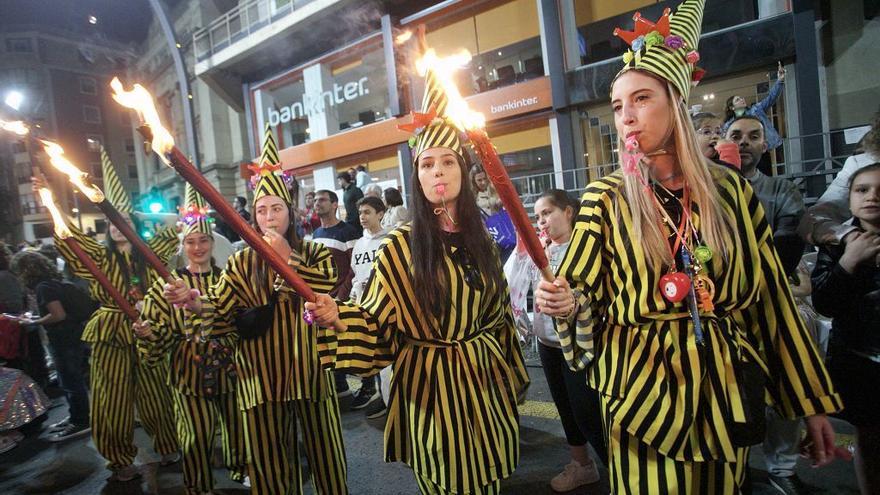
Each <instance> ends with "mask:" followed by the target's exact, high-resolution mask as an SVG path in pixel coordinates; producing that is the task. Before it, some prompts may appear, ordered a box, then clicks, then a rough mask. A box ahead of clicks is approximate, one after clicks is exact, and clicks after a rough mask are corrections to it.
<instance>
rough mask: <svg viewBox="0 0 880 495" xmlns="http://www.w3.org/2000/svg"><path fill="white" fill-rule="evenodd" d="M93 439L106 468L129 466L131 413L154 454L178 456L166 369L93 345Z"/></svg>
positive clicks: (126, 351) (120, 349)
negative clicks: (146, 434)
mask: <svg viewBox="0 0 880 495" xmlns="http://www.w3.org/2000/svg"><path fill="white" fill-rule="evenodd" d="M90 372H91V386H92V395H91V400H90V401H89V406H90V407H91V426H92V438H93V439H94V441H95V447H96V448H97V449H98V453H100V454H101V455H102V456H103V457H104V459H107V467H108V468H110V469H118V468H121V467H125V466H128V465H130V464H132V463H133V462H134V458H135V456H136V455H137V447H136V446H135V445H134V411H135V409H134V408H135V403H137V411H138V416H139V417H140V419H141V423H142V424H143V426H144V430H146V431H147V433H148V434H149V435H150V437H152V439H153V449H154V450H155V451H156V452H157V453H159V454H162V455H164V454H170V453H172V452H176V451H177V436H176V435H175V434H174V417H173V414H172V411H171V390H170V389H169V387H168V385H167V384H166V381H165V380H166V377H167V376H168V365H167V364H161V365H158V366H147V365H146V364H144V363H141V361H140V359H138V356H137V350H136V349H135V346H134V345H128V346H119V345H116V344H112V343H108V342H95V343H93V344H92V357H91V362H90Z"/></svg>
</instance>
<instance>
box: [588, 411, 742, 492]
mask: <svg viewBox="0 0 880 495" xmlns="http://www.w3.org/2000/svg"><path fill="white" fill-rule="evenodd" d="M616 401H617V399H611V398H609V397H608V396H604V395H603V396H602V402H603V413H604V414H603V421H605V429H606V432H607V433H608V450H609V466H608V470H609V471H610V473H609V477H610V481H611V493H614V494H617V495H623V494H627V495H629V494H639V495H642V494H650V495H655V494H656V495H736V494H741V493H744V489H745V485H746V475H747V474H748V470H749V466H748V459H749V449H748V448H743V449H737V451H736V458H737V460H736V462H724V461H705V462H696V461H678V460H675V459H672V458H670V457H666V456H664V455H663V454H660V453H659V452H657V451H656V450H654V449H653V448H652V447H650V446H649V445H648V444H646V443H644V442H641V441H640V440H639V439H638V438H636V437H634V436H632V435H630V434H629V433H628V432H627V431H626V429H625V428H623V427H621V426H620V425H619V424H614V423H613V422H612V424H609V423H608V418H609V414H608V411H609V409H608V408H609V406H610V404H611V403H614V402H616ZM611 407H613V406H611ZM612 417H613V416H612ZM612 421H613V420H612Z"/></svg>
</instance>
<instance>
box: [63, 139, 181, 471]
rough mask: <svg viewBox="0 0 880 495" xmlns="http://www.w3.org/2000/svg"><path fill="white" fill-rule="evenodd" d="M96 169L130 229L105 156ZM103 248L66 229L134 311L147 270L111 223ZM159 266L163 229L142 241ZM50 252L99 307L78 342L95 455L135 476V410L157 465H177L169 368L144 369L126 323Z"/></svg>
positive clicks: (164, 247)
mask: <svg viewBox="0 0 880 495" xmlns="http://www.w3.org/2000/svg"><path fill="white" fill-rule="evenodd" d="M101 162H102V163H101V165H102V167H101V168H102V172H103V176H104V188H105V194H106V195H107V198H108V199H109V200H110V202H111V203H112V204H113V205H114V206H115V207H116V209H117V210H119V212H120V213H122V214H123V216H124V217H125V218H126V220H127V221H128V222H129V223H130V224H132V222H131V217H130V215H131V214H132V211H133V208H132V206H131V199H130V198H129V197H128V193H127V192H126V191H125V189H124V188H123V187H122V183H121V182H119V177H118V176H117V175H116V170H115V169H114V168H113V164H112V163H110V159H109V157H108V156H107V153H106V152H105V151H104V150H101ZM108 230H109V232H108V235H107V240H106V243H107V245H106V246H105V245H102V244H100V243H98V242H97V241H95V240H94V239H92V238H91V237H89V236H87V235H85V234H83V233H82V232H80V231H79V230H77V229H75V228H73V227H72V226H71V231H72V232H73V234H74V236H75V237H76V240H77V242H78V243H79V245H80V246H82V248H83V250H84V251H85V252H86V253H87V254H88V255H89V257H91V258H92V259H93V260H94V261H95V264H97V265H98V267H99V268H100V269H101V271H103V272H104V273H105V274H107V277H108V278H109V279H110V282H111V283H113V286H114V287H116V289H117V290H119V292H120V293H122V294H123V295H125V296H127V297H128V299H129V301H130V302H131V303H132V304H134V305H139V304H140V302H141V300H142V299H143V295H144V293H145V292H146V289H147V288H148V287H150V284H151V283H152V282H153V281H155V280H157V279H159V276H158V274H157V273H156V272H155V271H154V270H153V269H151V268H148V267H146V262H145V261H144V260H143V259H142V258H141V256H140V254H139V253H138V252H137V251H135V250H132V246H131V244H130V243H129V242H128V240H127V239H126V238H125V236H123V235H122V234H121V233H120V232H119V231H118V230H117V229H116V227H114V226H113V225H112V224H111V225H110V226H109V227H108ZM147 244H148V246H149V247H150V249H152V250H153V252H154V253H156V256H158V257H159V259H160V260H162V261H164V262H167V261H168V260H169V259H170V258H171V256H172V255H173V254H174V252H175V251H176V249H177V234H176V233H175V232H174V229H171V228H168V229H165V230H163V231H161V232H160V233H158V234H156V235H155V236H153V237H152V238H151V239H149V240H148V241H147ZM55 247H56V248H57V249H58V252H59V253H60V254H61V256H63V257H64V259H65V261H67V263H68V266H70V268H71V270H72V271H73V273H74V275H76V276H78V277H80V278H83V279H85V280H89V281H90V282H91V284H90V285H91V295H92V298H93V299H95V300H96V301H98V302H99V303H100V305H101V307H100V308H99V309H98V310H97V311H96V312H95V314H93V315H92V317H91V319H89V321H88V323H86V327H85V330H84V331H83V335H82V340H83V342H87V343H88V344H89V345H91V348H92V356H91V360H90V388H91V392H92V393H91V398H90V401H89V407H90V408H91V427H92V437H93V439H94V441H95V447H96V448H97V449H98V452H99V453H100V454H101V455H102V456H103V457H104V458H105V459H107V464H108V466H107V467H108V469H110V470H111V471H113V476H112V477H111V479H112V480H117V481H127V480H130V479H133V478H135V477H136V476H138V471H137V469H135V467H134V466H133V463H134V459H135V456H136V455H137V447H136V446H135V445H134V417H135V403H137V411H138V417H139V418H140V420H141V423H142V424H143V426H144V429H145V430H146V431H147V433H149V434H150V436H151V437H152V438H153V449H154V450H155V451H156V452H157V453H159V454H161V455H162V461H161V462H162V464H163V465H165V464H169V463H172V462H175V461H176V459H177V456H178V454H177V449H178V447H177V437H176V436H175V434H174V418H173V414H172V411H171V407H170V406H169V404H171V392H170V390H169V388H168V385H167V383H166V381H165V377H166V376H167V373H168V368H167V367H165V366H157V367H153V366H147V365H146V363H144V362H143V361H142V360H141V359H139V358H138V355H137V349H136V348H135V336H134V334H133V333H132V331H131V323H132V322H130V321H128V318H127V317H126V316H125V314H124V313H123V312H122V310H120V309H119V308H118V307H117V306H116V303H115V302H114V301H113V299H112V298H111V297H110V295H109V294H107V292H106V291H105V290H104V289H103V288H102V287H101V285H100V284H98V283H97V282H96V281H95V280H93V277H92V274H91V273H90V272H89V271H88V270H87V269H86V268H85V267H84V266H83V265H82V263H80V262H79V260H78V259H77V257H76V255H74V254H73V252H72V251H70V248H68V247H67V244H66V243H64V242H63V241H61V240H60V239H59V238H57V236H56V238H55Z"/></svg>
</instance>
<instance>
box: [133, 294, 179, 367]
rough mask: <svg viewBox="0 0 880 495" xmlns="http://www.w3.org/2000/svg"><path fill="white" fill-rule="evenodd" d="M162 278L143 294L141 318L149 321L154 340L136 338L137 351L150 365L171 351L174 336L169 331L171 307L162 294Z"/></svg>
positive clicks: (161, 359) (160, 360) (155, 363)
mask: <svg viewBox="0 0 880 495" xmlns="http://www.w3.org/2000/svg"><path fill="white" fill-rule="evenodd" d="M164 283H165V282H164V281H163V280H157V281H156V282H155V283H154V284H153V285H152V286H150V290H148V291H147V294H146V296H144V307H143V309H142V310H141V319H142V320H145V321H149V322H150V326H151V327H152V330H153V334H154V335H155V336H156V340H147V339H137V349H138V353H139V354H140V355H141V356H142V357H143V358H144V360H145V362H146V363H147V364H148V365H150V366H155V365H157V364H160V363H161V362H162V361H163V358H164V357H166V356H167V355H168V354H169V353H170V352H171V347H172V346H173V344H174V336H173V335H172V332H171V318H172V316H171V315H172V313H171V307H170V305H169V304H168V301H166V300H165V297H164V295H163V294H162V287H163V285H164Z"/></svg>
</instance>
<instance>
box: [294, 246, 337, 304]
mask: <svg viewBox="0 0 880 495" xmlns="http://www.w3.org/2000/svg"><path fill="white" fill-rule="evenodd" d="M302 251H303V252H302V255H299V253H297V252H296V251H294V252H293V253H292V254H291V259H292V264H293V265H294V266H295V267H296V272H297V273H298V274H299V276H300V277H302V279H303V280H304V281H305V282H306V283H307V284H309V287H311V288H312V290H314V291H315V292H319V293H322V294H326V293H328V292H330V291H331V290H332V289H333V286H334V285H336V279H337V276H338V272H337V270H336V263H334V262H333V254H332V253H330V250H329V249H327V248H326V247H325V246H323V245H321V244H318V243H316V242H309V241H303V249H302Z"/></svg>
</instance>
